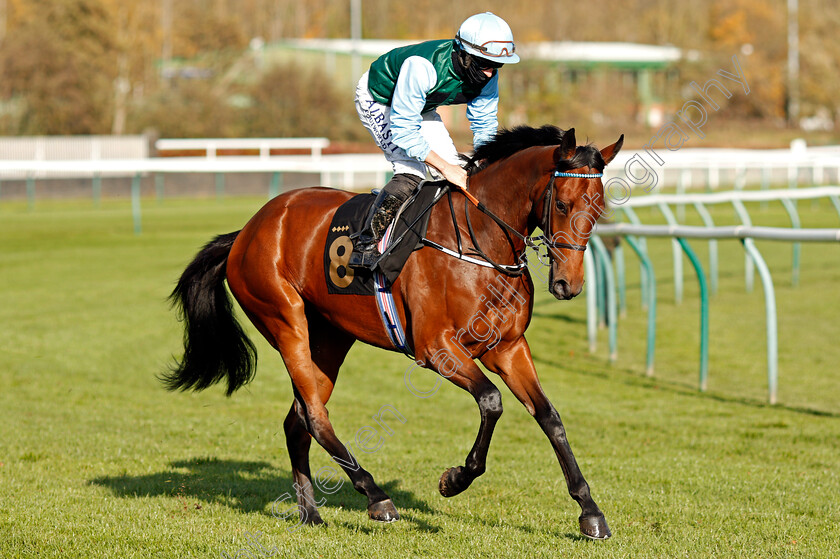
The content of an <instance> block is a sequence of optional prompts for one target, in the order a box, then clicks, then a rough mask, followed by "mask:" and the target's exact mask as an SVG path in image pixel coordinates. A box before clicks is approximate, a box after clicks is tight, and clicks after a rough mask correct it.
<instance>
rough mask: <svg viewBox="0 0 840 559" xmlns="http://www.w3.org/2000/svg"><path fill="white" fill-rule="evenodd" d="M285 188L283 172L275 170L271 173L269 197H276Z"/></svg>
mask: <svg viewBox="0 0 840 559" xmlns="http://www.w3.org/2000/svg"><path fill="white" fill-rule="evenodd" d="M281 188H283V173H281V172H280V171H275V172H273V173H271V184H270V185H269V187H268V198H269V199H271V198H276V197H277V196H279V195H280V189H281Z"/></svg>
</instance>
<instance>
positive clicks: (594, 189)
mask: <svg viewBox="0 0 840 559" xmlns="http://www.w3.org/2000/svg"><path fill="white" fill-rule="evenodd" d="M623 143H624V135H623V134H622V136H621V137H620V138H619V139H618V141H617V142H616V143H614V144H612V145H611V146H608V147H606V148H604V149H602V150H600V151H598V149H597V148H595V147H594V146H592V145H586V146H578V145H576V142H575V130H574V128H572V129H569V130H567V131H566V132H565V133H564V134H563V138H562V141H561V143H560V145H559V146H557V147H556V148H555V149H554V153H553V168H552V169H551V173H550V174H549V175H548V176H547V177H545V181H542V180H541V181H539V182H538V185H544V184H547V186H546V187H544V188H541V187H538V188H537V189H535V196H536V197H540V198H538V199H535V200H534V211H535V212H536V216H537V217H538V219H540V228H541V229H542V230H543V234H544V235H545V237H546V239H547V241H548V242H547V243H546V244H547V245H548V246H549V254H550V256H551V258H550V264H549V275H548V290H549V291H550V292H551V293H552V294H553V295H554V296H555V297H557V298H558V299H561V300H562V299H571V298H572V297H575V296H576V295H578V294H579V293H580V292H581V290H582V289H583V251H584V250H586V245H587V242H588V241H589V235H590V234H591V233H592V229H593V228H594V227H595V223H596V222H597V220H598V218H599V217H600V216H601V213H602V212H603V211H604V186H603V184H602V183H601V176H602V175H603V171H604V167H605V166H606V165H607V164H608V163H609V162H610V161H612V160H613V158H614V157H615V156H616V154H617V153H618V151H619V150H620V149H621V145H622V144H623ZM537 191H538V192H537Z"/></svg>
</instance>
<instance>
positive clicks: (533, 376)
mask: <svg viewBox="0 0 840 559" xmlns="http://www.w3.org/2000/svg"><path fill="white" fill-rule="evenodd" d="M481 362H482V363H484V365H485V366H486V367H487V368H488V369H490V370H491V371H493V372H495V373H497V374H498V375H499V376H501V377H502V380H503V381H504V383H505V384H506V385H507V386H508V388H510V390H511V392H513V394H514V395H515V396H516V397H517V398H519V401H520V402H522V403H523V404H524V405H525V407H526V408H527V409H528V412H529V413H530V414H531V415H532V416H533V417H534V419H536V420H537V423H539V425H540V427H541V428H542V430H543V432H544V433H545V434H546V436H548V440H549V441H551V446H552V447H554V452H555V454H557V459H558V460H559V462H560V467H561V468H562V469H563V475H564V476H565V478H566V485H567V486H568V488H569V494H570V495H571V496H572V498H573V499H574V500H575V501H577V503H578V504H579V505H580V509H581V515H580V518H579V522H580V531H581V533H582V534H583V535H584V536H587V537H589V538H592V539H596V540H605V539H607V538H609V537H610V536H611V535H612V533H611V532H610V529H609V527H608V526H607V521H606V519H605V518H604V513H602V512H601V509H599V508H598V505H596V504H595V501H594V500H593V499H592V496H591V495H590V493H589V484H587V483H586V480H585V479H584V478H583V474H582V473H581V471H580V468H579V467H578V464H577V461H576V460H575V456H574V454H573V453H572V448H571V446H569V441H568V440H567V439H566V429H565V428H564V427H563V422H562V421H561V420H560V414H559V413H557V410H556V409H554V406H553V405H552V404H551V402H550V401H549V400H548V397H547V396H546V395H545V392H543V389H542V386H540V381H539V378H537V371H536V369H535V367H534V361H533V359H532V358H531V350H530V348H529V347H528V342H527V341H525V338H524V337H521V338H519V339H518V340H516V341H515V342H512V343H508V344H505V343H504V342H502V343H500V344H499V345H498V346H496V347H495V348H493V350H492V351H489V352H487V353H486V354H485V355H483V356H482V357H481Z"/></svg>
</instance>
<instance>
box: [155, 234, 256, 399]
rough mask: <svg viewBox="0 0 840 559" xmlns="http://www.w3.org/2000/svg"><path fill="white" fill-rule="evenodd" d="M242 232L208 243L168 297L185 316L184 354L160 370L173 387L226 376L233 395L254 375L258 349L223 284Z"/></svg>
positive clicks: (197, 385)
mask: <svg viewBox="0 0 840 559" xmlns="http://www.w3.org/2000/svg"><path fill="white" fill-rule="evenodd" d="M238 234H239V231H237V232H235V233H228V234H227V235H219V236H218V237H216V238H215V239H213V240H212V241H210V242H209V243H207V244H206V245H205V246H204V248H202V249H201V251H200V252H199V253H198V254H197V255H196V257H195V259H194V260H193V261H192V262H191V263H190V265H189V266H187V269H186V270H184V273H183V274H181V279H179V280H178V285H177V286H175V290H174V291H173V292H172V295H170V296H169V300H170V301H171V302H172V305H173V306H177V307H178V310H179V314H180V316H181V318H182V320H183V321H184V358H183V359H181V360H180V361H178V362H176V363H175V366H173V367H171V368H170V370H169V371H167V372H165V373H163V374H162V375H161V380H162V381H163V383H164V384H165V385H166V387H167V388H168V389H169V390H178V389H180V390H189V389H193V390H204V389H205V388H207V387H208V386H212V385H213V384H216V383H217V382H219V381H220V380H222V379H224V378H225V377H227V384H228V386H227V395H228V396H230V395H231V394H233V392H234V391H235V390H236V389H237V388H239V387H241V386H243V385H245V384H247V383H248V382H250V381H251V379H252V378H253V377H254V369H255V368H256V365H257V350H256V348H255V347H254V344H253V343H251V340H249V339H248V336H246V335H245V332H244V331H243V330H242V327H241V326H240V325H239V322H237V320H236V317H235V316H234V315H233V308H232V307H231V301H230V297H228V294H227V290H226V289H225V265H226V264H227V258H228V254H230V247H231V246H233V241H234V240H236V236H237V235H238Z"/></svg>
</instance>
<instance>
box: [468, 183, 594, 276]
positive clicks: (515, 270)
mask: <svg viewBox="0 0 840 559" xmlns="http://www.w3.org/2000/svg"><path fill="white" fill-rule="evenodd" d="M603 176H604V174H603V173H567V172H561V171H555V172H554V174H553V175H552V177H551V180H550V181H549V182H548V185H547V186H546V187H545V191H544V192H543V194H542V198H543V215H542V220H541V223H540V229H542V231H543V234H542V235H541V236H539V237H534V236H525V235H523V234H522V233H520V232H519V231H517V230H516V229H514V228H513V227H512V226H510V225H509V224H508V223H507V222H505V221H504V220H503V219H502V218H500V217H499V216H497V215H496V214H494V213H493V212H492V211H491V210H490V209H488V208H487V207H486V206H485V205H484V204H483V203H482V202H478V203H477V204H475V207H476V208H478V210H479V211H480V212H481V213H483V214H485V215H487V216H488V217H489V218H490V219H492V220H493V221H495V222H496V224H498V225H499V227H501V228H502V230H503V231H504V232H505V235H506V236H507V237H508V241H510V235H508V232H510V233H513V235H514V236H516V237H518V238H519V239H520V240H522V241H523V242H524V243H525V246H526V247H532V248H533V249H535V250H537V251H538V252H539V246H540V244H542V245H544V246H546V247H548V248H552V249H557V248H565V249H569V250H577V251H580V252H583V251H585V250H586V245H576V244H571V243H561V242H557V241H553V240H551V239H552V235H551V205H552V202H553V201H554V181H555V179H556V178H557V177H579V178H585V179H595V178H600V177H603ZM462 192H464V191H462ZM468 201H469V199H468V198H465V199H464V213H465V214H466V216H467V230H468V231H469V233H470V239H471V240H472V243H473V246H474V247H475V250H476V253H477V254H478V255H479V256H481V257H482V258H483V259H484V260H486V261H487V262H488V263H489V264H490V265H492V266H493V268H495V269H496V270H498V271H500V272H502V273H503V274H507V275H509V276H519V275H522V274H523V273H525V266H524V265H520V266H505V265H501V264H498V263H496V262H494V261H493V260H492V259H491V258H490V257H489V256H487V254H486V253H485V252H484V251H483V250H481V248H480V247H479V246H478V240H477V239H476V237H475V231H474V230H473V226H472V221H471V220H470V212H469V211H468V210H469V206H468V205H467V202H468ZM459 241H460V238H459ZM459 244H460V243H459ZM547 252H548V251H547ZM548 258H549V262H550V261H551V254H550V253H548Z"/></svg>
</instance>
